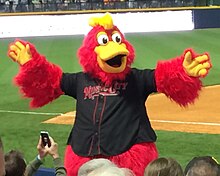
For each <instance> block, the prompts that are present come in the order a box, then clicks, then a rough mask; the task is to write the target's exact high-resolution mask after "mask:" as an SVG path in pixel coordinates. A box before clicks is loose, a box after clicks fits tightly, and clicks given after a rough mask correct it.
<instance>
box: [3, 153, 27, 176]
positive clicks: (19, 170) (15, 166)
mask: <svg viewBox="0 0 220 176" xmlns="http://www.w3.org/2000/svg"><path fill="white" fill-rule="evenodd" d="M25 169H26V162H25V160H24V156H23V154H22V153H21V152H19V151H17V150H11V151H10V152H8V153H6V154H5V171H6V176H23V175H24V173H25Z"/></svg>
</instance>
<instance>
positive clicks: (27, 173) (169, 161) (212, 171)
mask: <svg viewBox="0 0 220 176" xmlns="http://www.w3.org/2000/svg"><path fill="white" fill-rule="evenodd" d="M41 139H42V138H41V137H40V139H39V142H38V144H37V150H38V155H37V157H36V158H35V159H34V160H33V161H31V162H30V163H29V164H27V163H26V161H25V158H24V156H23V154H22V152H21V151H18V150H10V151H9V152H7V153H4V150H3V142H2V140H1V137H0V176H32V175H34V174H35V173H36V172H37V170H38V169H39V167H40V166H41V165H42V164H43V160H44V158H45V157H46V156H47V155H48V154H49V155H50V156H51V157H52V158H53V161H54V168H55V169H54V174H55V175H56V176H66V169H65V167H64V166H63V162H62V160H61V159H60V157H59V153H58V144H57V143H56V142H55V141H54V140H53V138H52V137H50V140H51V146H50V147H49V146H48V145H46V146H45V145H43V143H42V140H41ZM113 175H114V176H135V174H134V173H133V172H132V171H131V170H130V169H127V168H120V167H118V166H117V165H116V164H114V163H113V162H112V161H110V160H108V159H104V158H95V159H92V160H90V161H88V162H86V163H84V164H83V165H82V166H81V167H80V168H79V171H78V176H113ZM143 176H220V165H219V163H218V161H217V160H216V159H215V158H214V157H211V156H196V157H193V158H192V159H191V160H190V161H189V162H188V164H187V165H186V167H185V168H182V166H181V165H180V163H179V162H178V161H177V160H176V159H174V158H170V157H159V158H157V159H155V160H153V161H151V162H150V163H149V164H148V165H147V166H146V168H145V172H144V175H143Z"/></svg>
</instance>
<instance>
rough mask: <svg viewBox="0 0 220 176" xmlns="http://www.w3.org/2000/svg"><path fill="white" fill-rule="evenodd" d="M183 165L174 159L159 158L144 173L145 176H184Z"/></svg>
mask: <svg viewBox="0 0 220 176" xmlns="http://www.w3.org/2000/svg"><path fill="white" fill-rule="evenodd" d="M183 175H184V174H183V169H182V167H181V165H180V164H179V163H178V162H177V161H176V160H175V159H173V158H164V157H161V158H157V159H155V160H153V161H151V162H150V163H149V164H148V165H147V167H146V168H145V171H144V176H183Z"/></svg>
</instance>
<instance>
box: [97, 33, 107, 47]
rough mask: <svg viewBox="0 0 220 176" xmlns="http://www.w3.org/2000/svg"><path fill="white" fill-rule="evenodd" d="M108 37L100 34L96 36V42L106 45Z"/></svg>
mask: <svg viewBox="0 0 220 176" xmlns="http://www.w3.org/2000/svg"><path fill="white" fill-rule="evenodd" d="M108 41H109V39H108V36H107V35H105V34H102V35H100V36H98V43H99V44H100V45H106V44H107V43H108Z"/></svg>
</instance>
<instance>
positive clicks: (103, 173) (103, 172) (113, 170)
mask: <svg viewBox="0 0 220 176" xmlns="http://www.w3.org/2000/svg"><path fill="white" fill-rule="evenodd" d="M87 176H134V174H133V172H132V171H131V170H130V169H127V168H119V167H117V166H116V165H115V166H113V165H111V166H103V167H100V168H98V169H95V170H93V171H92V172H90V173H89V174H88V175H87Z"/></svg>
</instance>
